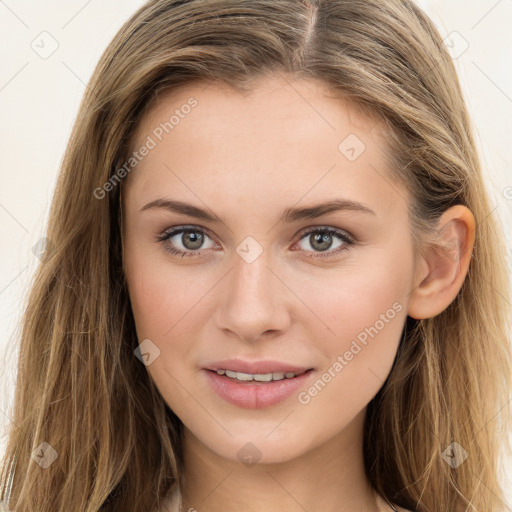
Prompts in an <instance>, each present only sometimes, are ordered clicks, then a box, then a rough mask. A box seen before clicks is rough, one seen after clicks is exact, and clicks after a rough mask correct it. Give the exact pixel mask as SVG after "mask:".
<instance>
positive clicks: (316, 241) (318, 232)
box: [301, 226, 355, 258]
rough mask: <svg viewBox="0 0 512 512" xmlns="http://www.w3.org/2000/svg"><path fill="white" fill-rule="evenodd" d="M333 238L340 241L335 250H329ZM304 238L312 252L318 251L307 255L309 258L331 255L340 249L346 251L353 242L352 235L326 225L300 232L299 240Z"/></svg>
mask: <svg viewBox="0 0 512 512" xmlns="http://www.w3.org/2000/svg"><path fill="white" fill-rule="evenodd" d="M334 238H336V239H338V241H339V242H340V243H339V244H338V246H336V247H335V249H336V250H329V249H331V248H332V246H333V239H334ZM304 239H305V240H306V241H307V245H309V246H310V247H311V248H312V249H313V251H314V252H316V251H319V252H316V254H311V255H309V256H308V257H310V258H329V257H333V256H336V255H337V254H339V253H340V252H342V251H346V250H347V248H348V247H349V246H351V245H354V243H355V240H354V239H353V237H351V236H350V235H348V233H345V232H344V231H341V230H338V229H334V228H331V227H327V226H326V227H323V226H322V227H320V228H315V229H310V230H308V231H307V232H306V233H303V234H302V237H301V241H302V240H304ZM308 252H311V251H308ZM323 253H324V254H323Z"/></svg>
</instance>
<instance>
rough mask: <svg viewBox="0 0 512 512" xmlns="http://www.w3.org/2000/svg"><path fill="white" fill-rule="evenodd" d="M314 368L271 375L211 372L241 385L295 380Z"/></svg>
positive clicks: (229, 371)
mask: <svg viewBox="0 0 512 512" xmlns="http://www.w3.org/2000/svg"><path fill="white" fill-rule="evenodd" d="M312 370H313V369H312V368H309V369H307V370H303V371H299V372H269V373H246V372H235V371H233V370H227V369H221V370H209V371H211V372H215V373H216V374H217V375H223V376H225V377H227V378H229V379H232V380H235V381H237V382H239V383H258V382H274V381H279V380H284V379H294V378H295V377H299V376H300V375H303V374H305V373H306V372H309V371H312Z"/></svg>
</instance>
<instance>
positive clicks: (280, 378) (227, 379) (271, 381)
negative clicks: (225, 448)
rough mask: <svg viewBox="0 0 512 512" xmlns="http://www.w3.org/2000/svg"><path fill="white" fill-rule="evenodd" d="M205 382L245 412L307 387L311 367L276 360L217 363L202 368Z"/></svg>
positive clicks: (281, 399) (284, 398)
mask: <svg viewBox="0 0 512 512" xmlns="http://www.w3.org/2000/svg"><path fill="white" fill-rule="evenodd" d="M203 371H204V375H205V376H206V377H207V379H206V382H207V383H208V385H209V387H210V388H211V389H212V390H213V391H215V392H216V393H217V394H218V395H219V396H220V397H221V398H223V399H224V400H226V401H227V402H229V403H231V404H232V405H236V406H237V407H243V408H247V409H261V408H264V407H269V406H271V405H276V404H278V403H280V402H282V401H284V400H286V399H288V398H290V397H291V396H293V394H294V393H296V392H298V391H299V389H300V388H302V387H304V386H306V385H307V384H308V382H309V381H310V378H312V377H311V376H312V375H314V374H315V369H314V368H307V367H301V366H292V365H290V364H287V363H282V362H279V361H252V362H246V361H245V362H244V361H241V360H229V361H219V362H217V363H212V364H211V365H208V367H204V368H203Z"/></svg>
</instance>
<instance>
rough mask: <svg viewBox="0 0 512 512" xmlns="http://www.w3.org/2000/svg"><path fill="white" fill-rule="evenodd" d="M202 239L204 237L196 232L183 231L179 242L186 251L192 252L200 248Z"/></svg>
mask: <svg viewBox="0 0 512 512" xmlns="http://www.w3.org/2000/svg"><path fill="white" fill-rule="evenodd" d="M203 238H204V235H203V234H202V233H198V232H197V231H184V232H183V234H182V236H181V241H182V242H183V245H184V246H185V247H186V248H187V249H190V250H191V251H193V250H196V249H199V248H200V247H201V245H202V244H203ZM190 245H191V246H190Z"/></svg>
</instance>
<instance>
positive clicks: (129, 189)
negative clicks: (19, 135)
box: [1, 0, 511, 512]
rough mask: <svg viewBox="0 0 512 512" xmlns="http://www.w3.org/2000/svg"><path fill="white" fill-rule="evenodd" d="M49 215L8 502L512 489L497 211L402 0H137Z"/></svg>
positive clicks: (469, 498) (455, 87)
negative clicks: (506, 472) (506, 466)
mask: <svg viewBox="0 0 512 512" xmlns="http://www.w3.org/2000/svg"><path fill="white" fill-rule="evenodd" d="M47 237H48V239H49V241H50V242H51V244H50V247H51V250H50V251H48V252H47V254H46V255H45V259H44V261H43V264H42V265H41V266H40V268H39V269H38V272H37V275H36V278H35V282H34V285H33V289H32V292H31V295H30V301H29V304H28V307H27V310H26V314H25V318H24V324H23V334H22V340H21V347H20V362H19V373H18V381H17V389H16V397H15V406H14V411H13V416H14V425H15V426H14V427H13V429H12V431H11V432H10V437H9V440H8V447H7V452H6V455H5V460H4V464H3V475H2V479H3V483H4V485H3V490H2V495H1V498H2V499H3V500H4V503H5V505H8V506H9V509H10V510H16V511H17V512H25V511H27V512H28V511H38V512H50V511H52V512H53V511H56V510H76V511H87V512H96V511H123V512H127V511H153V512H164V511H171V510H172V511H174V510H178V509H180V508H181V509H182V510H189V511H193V510H197V511H208V512H217V511H223V512H231V511H234V510H240V509H243V510H265V511H266V512H274V511H277V510H279V511H280V512H284V511H286V512H288V511H290V512H291V511H294V512H295V511H303V510H311V511H313V510H324V511H329V512H334V511H337V512H338V511H354V510H356V511H358V512H359V511H360V512H375V511H389V510H395V511H398V510H400V511H404V510H408V511H412V510H415V511H429V512H446V511H451V512H453V511H463V510H464V511H465V510H479V511H481V510H486V511H499V510H506V506H505V504H504V501H503V493H502V489H501V487H500V479H499V464H498V462H499V459H498V455H499V453H500V451H501V450H502V447H503V443H504V441H505V436H504V435H503V434H504V432H505V429H504V428H503V425H505V426H506V425H507V423H506V422H507V421H508V408H507V407H504V405H505V404H506V403H507V401H508V393H509V391H510V383H511V382H510V374H509V365H510V353H509V345H508V341H507V329H508V326H509V320H510V319H509V317H507V301H509V300H510V290H509V287H508V276H507V274H506V264H505V246H504V242H503V234H502V233H501V231H500V229H499V226H498V224H497V222H496V220H495V219H494V217H493V216H492V213H491V208H490V204H489V200H488V198H487V195H486V192H485V186H484V183H483V181H482V175H481V171H480V162H479V158H478V154H477V151H476V149H475V144H474V140H473V136H472V129H471V124H470V121H469V119H468V115H467V111H466V107H465V105H464V102H463V97H462V94H461V90H460V86H459V82H458V79H457V75H456V72H455V70H454V67H453V64H452V62H451V59H450V56H449V55H448V54H447V52H446V50H445V48H444V46H443V43H442V40H441V38H440V35H439V33H438V32H437V30H436V29H435V27H434V26H433V24H432V22H431V21H430V20H429V19H428V18H427V17H426V16H425V14H424V13H423V12H422V11H421V10H420V9H419V8H418V7H417V6H416V5H415V4H414V3H412V2H411V1H400V2H397V1H395V0H385V1H383V0H379V1H377V0H367V1H365V2H356V1H347V0H329V1H328V0H325V1H319V2H315V3H304V2H302V1H299V0H251V1H250V2H247V1H243V0H216V1H204V0H190V1H177V0H174V1H172V0H153V1H150V2H148V3H147V4H146V5H144V6H143V7H142V8H141V9H140V10H139V11H138V12H137V13H136V14H135V15H133V16H132V18H131V19H130V20H129V21H128V22H127V23H126V24H125V25H124V27H123V28H122V29H121V30H120V32H119V33H118V35H117V36H116V37H115V39H114V40H113V41H112V43H111V45H110V46H109V48H108V49H107V51H106V52H105V54H104V55H103V56H102V58H101V61H100V63H99V64H98V67H97V69H96V71H95V73H94V76H93V78H92V80H91V82H90V84H89V87H88V89H87V92H86V94H85V97H84V100H83V103H82V105H81V108H80V112H79V115H78V118H77V120H76V124H75V127H74V130H73V133H72V137H71V140H70V142H69V146H68V148H67V151H66V154H65V158H64V161H63V167H62V172H61V175H60V177H59V182H58V187H57V190H56V194H55V198H54V201H53V204H52V209H51V214H50V221H49V226H48V233H47ZM503 422H505V423H503Z"/></svg>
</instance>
